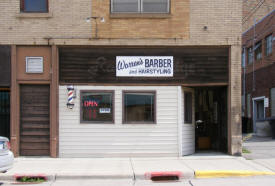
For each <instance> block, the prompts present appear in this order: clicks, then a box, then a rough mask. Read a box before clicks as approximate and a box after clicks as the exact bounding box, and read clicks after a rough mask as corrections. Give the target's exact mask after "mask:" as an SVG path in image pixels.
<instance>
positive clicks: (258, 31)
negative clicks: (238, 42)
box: [242, 11, 275, 73]
mask: <svg viewBox="0 0 275 186" xmlns="http://www.w3.org/2000/svg"><path fill="white" fill-rule="evenodd" d="M274 25H275V11H273V12H272V13H271V14H270V15H269V16H267V17H266V18H265V19H263V20H262V21H261V22H259V23H258V24H256V27H255V44H256V43H257V42H259V41H261V42H262V58H261V60H256V61H255V63H254V70H257V69H260V68H263V67H266V66H269V65H271V64H272V63H274V62H275V55H274V51H275V42H273V50H272V51H273V54H272V55H268V56H266V55H265V38H266V36H268V35H270V34H273V37H274V36H275V27H274ZM253 37H254V27H253V26H252V27H251V28H250V29H249V30H248V31H247V32H245V33H244V34H243V37H242V45H243V47H245V48H246V49H248V48H250V47H252V46H253ZM247 53H248V52H247V50H246V73H250V72H252V71H253V65H252V63H251V64H248V63H247V61H248V60H247V58H248V54H247Z"/></svg>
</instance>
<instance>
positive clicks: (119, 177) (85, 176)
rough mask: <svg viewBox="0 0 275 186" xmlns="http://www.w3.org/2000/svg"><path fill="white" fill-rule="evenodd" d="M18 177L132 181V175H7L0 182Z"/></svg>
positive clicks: (1, 176)
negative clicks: (40, 176)
mask: <svg viewBox="0 0 275 186" xmlns="http://www.w3.org/2000/svg"><path fill="white" fill-rule="evenodd" d="M18 175H27V176H37V175H43V176H44V177H45V178H46V180H47V181H54V180H66V179H67V180H69V179H134V176H133V175H113V174H112V175H89V174H86V175H76V174H72V173H71V174H13V175H11V174H9V175H0V180H1V181H15V180H16V178H15V177H16V176H18Z"/></svg>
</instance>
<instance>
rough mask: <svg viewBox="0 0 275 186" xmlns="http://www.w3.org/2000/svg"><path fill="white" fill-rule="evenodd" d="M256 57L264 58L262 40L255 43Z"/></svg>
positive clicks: (257, 58) (258, 58)
mask: <svg viewBox="0 0 275 186" xmlns="http://www.w3.org/2000/svg"><path fill="white" fill-rule="evenodd" d="M255 59H256V60H260V59H262V41H259V42H258V43H256V45H255Z"/></svg>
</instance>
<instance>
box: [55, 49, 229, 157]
mask: <svg viewBox="0 0 275 186" xmlns="http://www.w3.org/2000/svg"><path fill="white" fill-rule="evenodd" d="M228 54H229V51H228V48H222V47H221V48H207V47H204V48H191V47H190V48H175V47H173V48H172V47H171V48H169V47H168V48H132V47H124V48H123V47H117V48H116V47H112V48H111V47H105V48H83V47H82V48H76V47H64V48H62V47H61V48H59V156H60V157H122V156H124V157H132V156H133V157H137V156H146V157H148V156H154V157H156V156H182V155H188V154H192V153H194V152H195V150H209V149H212V150H218V151H226V150H227V141H226V140H225V141H224V143H225V144H218V141H220V140H223V139H227V135H228V134H227V125H228V122H227V119H226V115H227V110H226V109H225V110H221V109H219V108H224V107H225V108H226V107H227V100H228V98H227V86H228V81H229V80H228V61H229V59H228ZM206 87H207V88H206ZM203 89H205V90H203ZM206 89H207V90H208V89H213V90H211V91H206ZM214 89H215V90H214ZM204 92H207V93H204ZM210 92H211V93H210ZM200 94H202V95H204V94H205V96H204V97H206V94H207V96H208V98H207V99H206V98H204V97H203V96H200ZM209 94H211V95H210V97H211V98H209ZM214 97H215V98H214ZM206 100H207V101H206ZM206 102H207V103H206ZM196 104H198V105H199V106H196ZM206 107H207V109H208V110H211V112H210V114H209V116H208V115H205V114H204V112H208V110H206V109H205V108H206ZM200 108H202V109H200ZM215 110H216V111H215ZM224 113H225V115H224ZM210 115H211V116H210ZM222 116H223V117H222ZM209 118H212V119H209ZM198 120H205V122H206V123H208V124H207V125H205V126H204V128H206V131H211V130H212V131H215V132H212V133H211V132H209V133H204V134H201V133H199V132H197V131H196V130H195V128H196V127H198V123H196V121H198ZM217 126H219V127H217ZM220 131H224V132H223V133H221V135H220V136H218V137H217V135H216V132H217V133H219V132H220ZM201 137H206V138H204V142H203V143H208V146H207V145H206V146H203V148H201V147H199V144H198V143H200V142H198V141H200V140H203V139H202V138H201ZM205 139H206V142H205ZM221 147H223V148H221Z"/></svg>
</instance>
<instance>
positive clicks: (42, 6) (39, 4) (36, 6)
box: [20, 0, 48, 12]
mask: <svg viewBox="0 0 275 186" xmlns="http://www.w3.org/2000/svg"><path fill="white" fill-rule="evenodd" d="M20 3H21V4H20V6H21V7H20V9H21V10H20V11H21V12H48V0H21V2H20Z"/></svg>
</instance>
